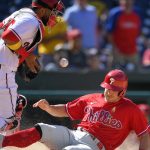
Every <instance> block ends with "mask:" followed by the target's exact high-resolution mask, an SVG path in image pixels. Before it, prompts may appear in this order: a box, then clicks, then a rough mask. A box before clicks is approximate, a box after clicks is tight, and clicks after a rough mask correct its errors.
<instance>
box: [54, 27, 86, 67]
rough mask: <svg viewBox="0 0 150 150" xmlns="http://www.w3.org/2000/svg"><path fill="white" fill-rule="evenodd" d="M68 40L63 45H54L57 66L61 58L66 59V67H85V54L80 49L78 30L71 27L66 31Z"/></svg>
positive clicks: (80, 35) (80, 36)
mask: <svg viewBox="0 0 150 150" xmlns="http://www.w3.org/2000/svg"><path fill="white" fill-rule="evenodd" d="M67 39H68V42H67V43H66V44H64V45H62V44H58V45H57V46H56V47H55V54H54V60H55V62H56V64H58V66H59V67H61V65H60V64H61V61H62V60H64V59H63V58H65V59H67V61H68V64H67V66H66V67H67V69H69V70H80V69H84V68H86V66H87V65H86V55H85V53H84V52H83V51H82V47H81V40H82V34H81V32H80V31H79V30H77V29H73V30H70V31H68V32H67Z"/></svg>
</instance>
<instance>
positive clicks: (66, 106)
mask: <svg viewBox="0 0 150 150" xmlns="http://www.w3.org/2000/svg"><path fill="white" fill-rule="evenodd" d="M65 108H66V112H67V114H68V116H69V117H70V118H71V120H75V119H74V118H72V116H71V115H70V113H69V111H68V103H67V104H66V105H65Z"/></svg>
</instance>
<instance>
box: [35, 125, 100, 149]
mask: <svg viewBox="0 0 150 150" xmlns="http://www.w3.org/2000/svg"><path fill="white" fill-rule="evenodd" d="M38 125H39V126H40V127H41V130H42V138H41V142H42V143H44V144H45V145H47V146H48V147H49V148H50V149H51V150H99V148H98V146H97V143H96V142H95V141H94V140H93V139H92V138H91V136H90V134H89V133H87V132H82V131H80V130H70V129H68V128H66V127H64V126H58V125H48V124H43V123H38Z"/></svg>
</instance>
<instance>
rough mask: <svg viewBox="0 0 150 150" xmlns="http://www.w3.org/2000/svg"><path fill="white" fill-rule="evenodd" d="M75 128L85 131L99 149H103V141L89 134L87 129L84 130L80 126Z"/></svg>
mask: <svg viewBox="0 0 150 150" xmlns="http://www.w3.org/2000/svg"><path fill="white" fill-rule="evenodd" d="M77 130H80V131H82V132H85V133H87V134H88V135H89V136H90V137H91V138H92V140H93V141H94V142H95V143H96V145H97V147H98V148H99V150H105V147H104V145H103V143H102V142H101V141H100V140H99V139H97V138H96V137H95V136H94V135H92V134H90V133H89V132H88V131H86V130H85V129H84V128H82V127H78V128H77Z"/></svg>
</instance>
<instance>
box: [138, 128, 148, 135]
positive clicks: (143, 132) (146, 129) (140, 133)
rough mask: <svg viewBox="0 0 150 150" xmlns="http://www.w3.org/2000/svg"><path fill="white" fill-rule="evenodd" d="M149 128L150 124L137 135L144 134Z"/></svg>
mask: <svg viewBox="0 0 150 150" xmlns="http://www.w3.org/2000/svg"><path fill="white" fill-rule="evenodd" d="M148 130H149V126H148V127H147V128H146V129H145V130H144V131H142V132H141V133H139V134H138V135H137V136H138V137H139V136H141V135H142V134H144V133H145V132H147V131H148Z"/></svg>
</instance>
